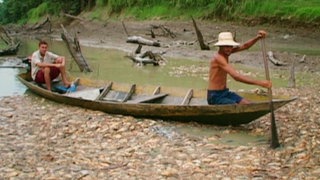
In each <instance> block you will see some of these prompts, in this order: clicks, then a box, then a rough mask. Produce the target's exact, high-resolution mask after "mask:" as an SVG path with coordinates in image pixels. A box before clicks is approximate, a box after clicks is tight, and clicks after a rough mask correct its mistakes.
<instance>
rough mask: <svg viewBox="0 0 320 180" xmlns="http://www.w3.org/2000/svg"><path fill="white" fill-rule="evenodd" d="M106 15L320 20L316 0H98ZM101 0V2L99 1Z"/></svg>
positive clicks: (319, 7)
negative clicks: (106, 12)
mask: <svg viewBox="0 0 320 180" xmlns="http://www.w3.org/2000/svg"><path fill="white" fill-rule="evenodd" d="M98 2H99V3H98V5H97V6H98V7H99V8H101V7H103V8H105V9H106V11H108V14H109V16H114V15H116V16H122V17H123V15H124V16H128V17H135V18H137V19H142V20H145V19H154V18H160V19H164V18H165V19H175V18H179V19H181V18H189V17H190V16H193V17H197V18H202V19H223V20H234V21H238V20H247V19H267V20H268V19H269V20H270V21H272V22H274V21H278V22H281V21H283V20H287V21H290V20H292V21H294V22H306V23H320V1H319V0H308V1H306V0H280V1H279V0H268V1H260V0H242V1H239V0H197V1H193V0H171V1H167V0H140V1H137V0H108V1H106V0H99V1H98ZM102 2H103V3H102Z"/></svg>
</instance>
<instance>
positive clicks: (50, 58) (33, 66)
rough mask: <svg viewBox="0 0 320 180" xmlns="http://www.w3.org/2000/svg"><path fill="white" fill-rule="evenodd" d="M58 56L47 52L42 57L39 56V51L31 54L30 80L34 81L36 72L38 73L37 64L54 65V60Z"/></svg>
mask: <svg viewBox="0 0 320 180" xmlns="http://www.w3.org/2000/svg"><path fill="white" fill-rule="evenodd" d="M58 57H59V56H58V55H56V54H54V53H52V52H49V51H47V52H46V54H45V55H44V57H42V56H41V54H40V51H39V50H38V51H35V52H34V53H33V54H32V58H31V76H32V79H33V80H34V79H35V78H36V75H37V72H38V71H39V69H40V68H39V67H38V66H37V64H38V63H42V62H45V63H54V61H55V59H57V58H58Z"/></svg>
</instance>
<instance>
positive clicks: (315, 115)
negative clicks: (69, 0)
mask: <svg viewBox="0 0 320 180" xmlns="http://www.w3.org/2000/svg"><path fill="white" fill-rule="evenodd" d="M275 92H276V93H285V94H289V95H294V96H298V97H299V99H297V100H296V101H294V102H292V103H290V104H288V105H286V106H284V107H282V108H280V109H279V110H277V111H276V120H277V127H278V130H279V140H280V143H281V147H280V148H278V149H275V150H274V149H271V148H270V147H269V144H268V143H263V144H259V145H228V144H223V143H222V144H221V143H212V139H215V138H217V137H216V136H215V134H212V136H207V137H201V138H200V137H195V136H191V135H190V134H188V133H181V132H179V131H175V129H174V128H171V129H165V127H168V125H169V126H170V125H172V126H174V125H175V124H174V123H176V122H164V121H155V120H149V119H136V118H133V117H130V116H121V115H110V114H106V113H103V112H99V111H92V110H87V109H83V108H79V107H72V106H68V105H63V104H58V103H54V102H51V101H48V100H46V99H43V98H41V97H38V96H35V95H33V94H30V93H27V94H25V95H23V96H14V97H3V98H1V99H0V114H1V115H0V154H1V157H0V176H1V177H2V178H3V179H150V177H152V179H318V178H319V177H320V159H319V155H320V138H319V136H320V133H319V127H320V118H319V117H320V110H319V104H320V97H319V94H318V92H319V88H318V87H314V88H304V89H277V90H276V91H275ZM193 125H194V124H190V126H193ZM198 126H203V127H205V126H206V125H198ZM269 127H270V117H269V116H268V115H267V116H264V117H263V118H260V119H258V120H257V121H254V122H253V123H251V124H248V125H244V126H243V127H242V129H246V130H247V132H248V133H252V134H262V135H266V136H267V135H268V134H269V131H270V130H269ZM230 131H240V130H239V129H233V128H232V127H230Z"/></svg>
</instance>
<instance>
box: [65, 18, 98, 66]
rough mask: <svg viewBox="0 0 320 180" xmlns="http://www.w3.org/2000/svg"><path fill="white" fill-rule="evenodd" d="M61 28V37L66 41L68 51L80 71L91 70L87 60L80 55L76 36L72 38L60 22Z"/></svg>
mask: <svg viewBox="0 0 320 180" xmlns="http://www.w3.org/2000/svg"><path fill="white" fill-rule="evenodd" d="M61 28H62V30H63V33H61V38H62V39H63V41H64V42H65V43H66V45H67V47H68V49H69V51H70V54H71V55H72V57H73V59H74V60H75V61H76V63H77V64H78V66H79V68H80V71H81V72H83V71H85V72H92V70H91V68H90V66H89V64H88V63H87V60H86V59H85V58H84V57H83V55H82V52H81V47H80V44H79V40H78V38H77V36H75V37H74V38H72V37H71V36H70V35H69V33H68V32H67V30H66V29H65V28H64V26H63V25H62V24H61Z"/></svg>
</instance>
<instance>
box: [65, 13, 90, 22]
mask: <svg viewBox="0 0 320 180" xmlns="http://www.w3.org/2000/svg"><path fill="white" fill-rule="evenodd" d="M63 16H66V17H68V18H71V19H76V20H79V21H85V19H83V18H81V17H78V16H73V15H71V14H67V13H63Z"/></svg>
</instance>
